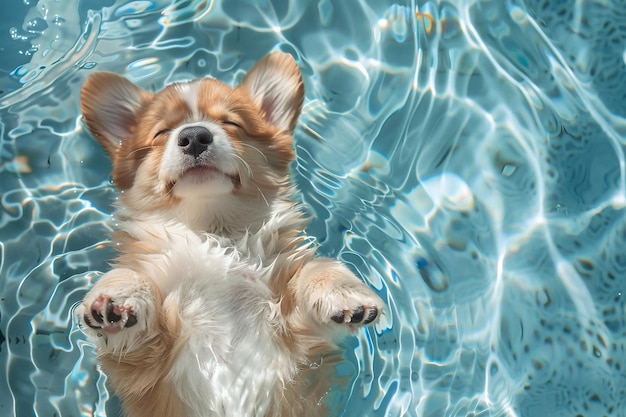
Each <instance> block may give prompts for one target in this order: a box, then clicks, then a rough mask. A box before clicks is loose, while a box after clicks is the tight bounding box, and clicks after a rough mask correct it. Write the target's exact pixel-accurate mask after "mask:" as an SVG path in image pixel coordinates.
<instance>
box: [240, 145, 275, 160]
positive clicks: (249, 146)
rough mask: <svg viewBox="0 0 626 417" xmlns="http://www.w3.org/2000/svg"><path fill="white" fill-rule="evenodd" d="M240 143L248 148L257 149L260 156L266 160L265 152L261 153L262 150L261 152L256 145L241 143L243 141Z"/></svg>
mask: <svg viewBox="0 0 626 417" xmlns="http://www.w3.org/2000/svg"><path fill="white" fill-rule="evenodd" d="M241 144H242V145H243V146H247V147H248V148H251V149H253V150H255V151H257V152H258V153H260V154H261V156H262V157H263V159H264V160H265V162H268V159H267V155H265V154H264V153H263V152H262V151H261V150H260V149H259V148H257V147H256V146H254V145H251V144H249V143H243V142H242V143H241Z"/></svg>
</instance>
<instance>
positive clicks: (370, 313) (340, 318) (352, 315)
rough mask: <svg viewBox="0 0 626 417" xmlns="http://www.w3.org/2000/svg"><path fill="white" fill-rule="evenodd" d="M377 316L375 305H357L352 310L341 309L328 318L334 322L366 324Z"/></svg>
mask: <svg viewBox="0 0 626 417" xmlns="http://www.w3.org/2000/svg"><path fill="white" fill-rule="evenodd" d="M377 317H378V308H377V307H364V306H359V307H357V308H355V309H354V310H342V311H338V312H337V313H335V314H333V315H332V316H331V317H330V319H331V320H332V321H334V322H335V323H339V324H341V323H349V324H362V325H367V324H370V323H372V322H373V321H374V320H376V318H377Z"/></svg>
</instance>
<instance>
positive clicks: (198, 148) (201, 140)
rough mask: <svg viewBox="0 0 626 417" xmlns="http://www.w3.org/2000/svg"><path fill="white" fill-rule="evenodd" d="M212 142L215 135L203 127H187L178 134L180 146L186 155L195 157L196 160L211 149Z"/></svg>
mask: <svg viewBox="0 0 626 417" xmlns="http://www.w3.org/2000/svg"><path fill="white" fill-rule="evenodd" d="M212 142H213V134H212V133H211V132H210V131H209V129H207V128H206V127H202V126H190V127H186V128H184V129H183V130H181V131H180V133H179V134H178V146H180V147H181V148H183V153H184V154H185V155H193V157H194V158H197V157H198V156H199V155H200V154H201V153H202V152H204V151H206V150H207V149H209V145H210V144H211V143H212Z"/></svg>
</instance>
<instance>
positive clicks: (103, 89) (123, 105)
mask: <svg viewBox="0 0 626 417" xmlns="http://www.w3.org/2000/svg"><path fill="white" fill-rule="evenodd" d="M151 96H152V94H150V93H148V92H146V91H144V90H142V89H140V88H139V87H137V86H135V85H134V84H133V83H131V82H130V81H128V80H127V79H126V78H124V77H121V76H119V75H116V74H111V73H106V72H98V73H95V74H93V75H91V76H90V77H89V78H88V79H87V81H86V82H85V85H83V88H82V90H81V94H80V101H81V105H80V108H81V111H82V113H83V119H84V120H85V123H86V124H87V127H88V128H89V130H90V131H91V134H92V135H93V136H94V137H95V138H96V140H97V141H98V142H100V145H102V147H103V148H104V150H105V151H106V152H107V153H108V154H109V156H110V157H111V158H114V157H115V155H116V153H117V150H118V149H119V147H120V145H121V144H122V142H123V141H124V140H125V139H127V138H128V137H129V136H130V134H131V132H132V130H133V129H134V126H135V124H136V123H137V112H138V111H139V109H140V108H141V106H142V105H143V104H144V103H145V102H146V101H147V100H148V99H149V98H150V97H151Z"/></svg>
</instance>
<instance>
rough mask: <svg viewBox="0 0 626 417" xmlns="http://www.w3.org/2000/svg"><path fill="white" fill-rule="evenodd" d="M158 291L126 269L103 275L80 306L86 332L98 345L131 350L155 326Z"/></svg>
mask: <svg viewBox="0 0 626 417" xmlns="http://www.w3.org/2000/svg"><path fill="white" fill-rule="evenodd" d="M157 296H158V290H156V289H155V285H154V284H151V281H150V280H148V279H145V278H142V277H141V276H140V275H139V274H137V273H135V272H133V271H130V270H128V269H124V268H117V269H113V270H111V271H109V272H107V273H106V274H104V275H103V276H102V277H101V278H100V280H98V282H97V283H96V285H95V286H94V288H92V290H91V291H89V293H87V295H86V296H85V298H84V300H83V302H82V304H81V305H80V306H79V308H78V309H77V311H76V313H77V319H78V320H79V321H80V323H81V324H82V329H83V332H84V333H85V334H86V335H87V336H89V337H90V339H91V340H92V341H94V342H95V343H96V344H97V345H98V347H100V348H102V349H105V350H107V351H109V350H120V349H125V350H127V351H128V350H130V349H132V348H133V346H135V345H136V344H137V343H140V342H141V340H142V339H143V338H144V336H145V334H146V333H147V331H148V330H149V329H150V328H151V327H153V326H155V324H154V321H155V317H156V306H157V302H156V297H157Z"/></svg>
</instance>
